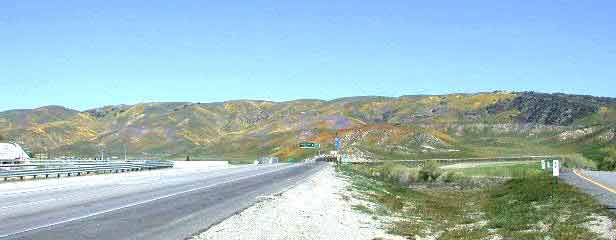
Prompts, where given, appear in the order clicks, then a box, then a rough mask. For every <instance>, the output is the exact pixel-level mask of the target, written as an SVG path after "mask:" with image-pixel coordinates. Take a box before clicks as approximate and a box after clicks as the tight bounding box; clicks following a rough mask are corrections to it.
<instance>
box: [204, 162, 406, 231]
mask: <svg viewBox="0 0 616 240" xmlns="http://www.w3.org/2000/svg"><path fill="white" fill-rule="evenodd" d="M348 185H349V183H348V182H346V181H345V180H343V179H342V178H338V177H336V173H335V170H334V168H333V166H327V167H326V168H324V170H322V171H320V172H319V173H317V174H315V175H313V176H312V177H310V178H308V179H307V180H306V181H305V182H303V183H301V184H299V185H297V186H295V187H293V188H291V189H289V190H288V191H286V192H284V193H282V194H280V195H278V196H263V197H261V200H262V201H260V202H258V203H257V204H255V205H254V206H252V207H250V208H247V209H246V210H244V211H243V212H241V213H239V214H236V215H234V216H231V217H230V218H228V219H226V220H225V221H223V222H221V223H220V224H218V225H215V226H213V227H211V228H210V229H208V230H207V231H205V232H203V233H201V234H200V235H198V236H196V237H195V238H194V239H193V240H204V239H221V240H223V239H225V240H227V239H342V240H344V239H349V240H350V239H375V238H376V239H404V238H402V237H399V236H392V235H389V234H387V233H386V232H385V230H383V229H382V226H383V225H382V223H380V222H378V220H375V219H373V218H372V217H371V216H369V215H367V214H364V213H361V212H358V211H355V210H352V209H351V205H352V204H354V202H353V200H349V199H347V200H345V199H343V197H342V195H343V194H345V192H346V191H347V190H346V187H347V186H348Z"/></svg>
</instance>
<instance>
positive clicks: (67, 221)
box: [0, 165, 298, 238]
mask: <svg viewBox="0 0 616 240" xmlns="http://www.w3.org/2000/svg"><path fill="white" fill-rule="evenodd" d="M294 166H298V165H288V166H284V168H276V169H274V170H272V171H267V172H262V173H258V174H254V175H249V176H244V177H239V178H235V179H231V180H227V181H224V182H219V183H214V184H210V185H207V186H203V187H197V188H192V189H188V190H184V191H180V192H176V193H172V194H167V195H164V196H160V197H156V198H152V199H148V200H144V201H139V202H135V203H131V204H127V205H124V206H120V207H116V208H111V209H107V210H103V211H98V212H94V213H90V214H87V215H84V216H79V217H73V218H69V219H66V220H62V221H59V222H55V223H50V224H45V225H42V226H38V227H32V228H27V229H24V230H20V231H18V232H13V233H9V234H5V235H0V238H6V237H10V236H13V235H17V234H22V233H26V232H30V231H35V230H39V229H43V228H49V227H53V226H56V225H60V224H64V223H69V222H73V221H78V220H82V219H86V218H90V217H94V216H97V215H101V214H105V213H110V212H114V211H117V210H122V209H125V208H130V207H135V206H139V205H143V204H146V203H150V202H154V201H158V200H161V199H165V198H170V197H174V196H178V195H181V194H185V193H189V192H195V191H199V190H203V189H208V188H212V187H216V186H219V185H223V184H227V183H232V182H237V181H240V180H244V179H248V178H253V177H258V176H262V175H266V174H269V173H274V172H279V171H282V170H285V169H287V168H291V167H294Z"/></svg>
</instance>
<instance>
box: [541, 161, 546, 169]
mask: <svg viewBox="0 0 616 240" xmlns="http://www.w3.org/2000/svg"><path fill="white" fill-rule="evenodd" d="M541 170H545V160H541Z"/></svg>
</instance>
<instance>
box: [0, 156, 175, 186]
mask: <svg viewBox="0 0 616 240" xmlns="http://www.w3.org/2000/svg"><path fill="white" fill-rule="evenodd" d="M171 167H173V162H172V161H164V160H130V161H102V160H97V161H93V160H36V161H30V163H28V164H5V165H0V178H2V179H4V180H5V181H6V180H8V179H10V178H20V179H24V177H33V178H36V177H39V176H41V177H43V176H44V177H45V178H48V177H49V176H57V177H61V176H71V175H73V174H74V175H78V176H79V175H81V174H90V173H107V172H109V173H114V172H115V173H118V172H128V171H141V170H152V169H160V168H171Z"/></svg>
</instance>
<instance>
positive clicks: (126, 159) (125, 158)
mask: <svg viewBox="0 0 616 240" xmlns="http://www.w3.org/2000/svg"><path fill="white" fill-rule="evenodd" d="M126 151H127V149H126V144H124V161H125V162H126V161H128V158H127V157H126Z"/></svg>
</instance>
